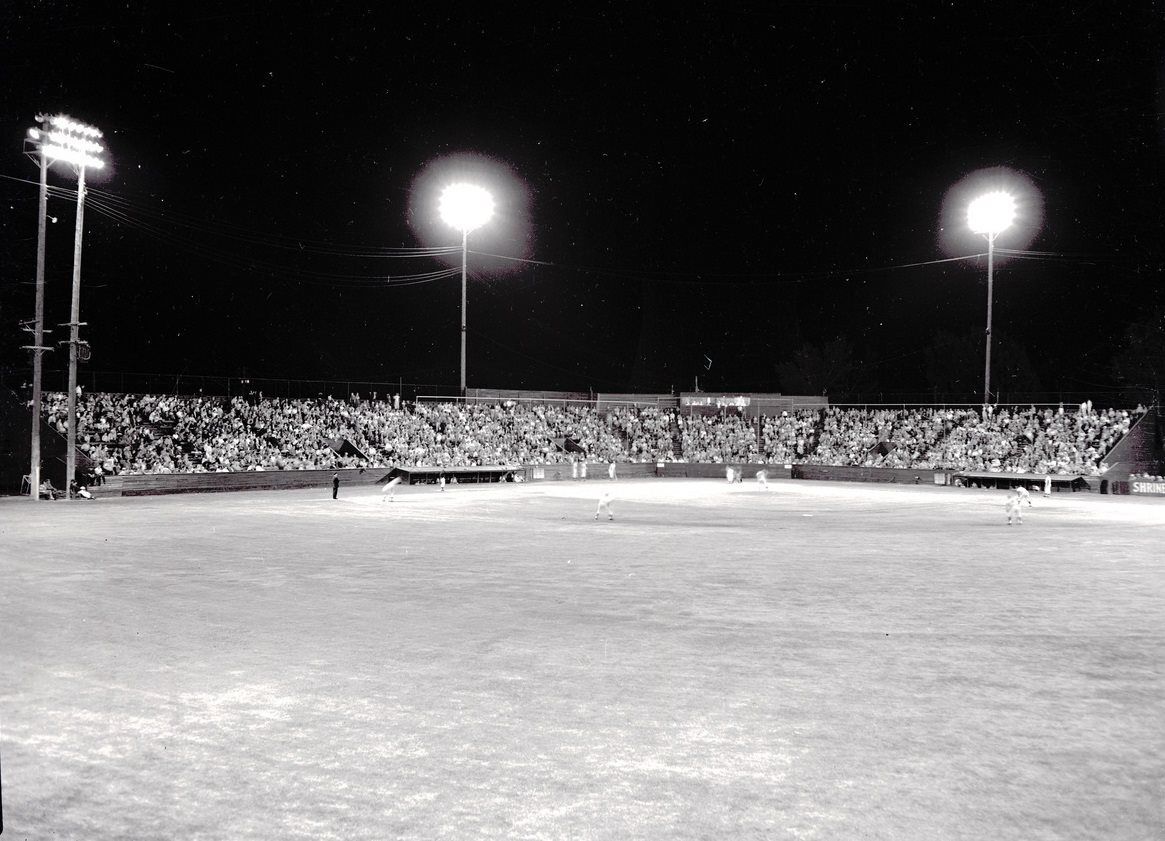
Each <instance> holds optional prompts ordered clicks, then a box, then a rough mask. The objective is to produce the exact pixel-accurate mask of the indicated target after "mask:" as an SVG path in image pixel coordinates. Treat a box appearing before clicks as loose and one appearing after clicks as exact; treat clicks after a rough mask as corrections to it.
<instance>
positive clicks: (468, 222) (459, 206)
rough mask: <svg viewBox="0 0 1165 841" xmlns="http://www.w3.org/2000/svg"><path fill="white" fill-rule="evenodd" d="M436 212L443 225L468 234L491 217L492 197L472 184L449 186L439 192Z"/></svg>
mask: <svg viewBox="0 0 1165 841" xmlns="http://www.w3.org/2000/svg"><path fill="white" fill-rule="evenodd" d="M438 212H439V213H440V214H441V219H442V220H444V222H445V224H447V225H450V226H451V227H453V228H456V229H457V230H459V231H464V232H466V233H468V232H469V231H472V230H474V229H476V228H480V227H481V226H482V225H484V224H485V223H486V222H488V221H489V220H490V217H492V216H493V212H494V200H493V196H491V195H490V194H489V192H488V191H486V190H484V189H482V188H481V187H478V186H476V185H473V184H450V185H449V186H448V187H446V188H445V189H444V190H442V191H441V202H440V204H439V205H438Z"/></svg>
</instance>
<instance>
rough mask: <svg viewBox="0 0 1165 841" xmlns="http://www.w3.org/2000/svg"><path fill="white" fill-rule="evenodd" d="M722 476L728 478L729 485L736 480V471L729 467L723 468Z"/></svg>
mask: <svg viewBox="0 0 1165 841" xmlns="http://www.w3.org/2000/svg"><path fill="white" fill-rule="evenodd" d="M724 476H725V478H727V479H728V484H730V485H731V484H732V483H733V482H735V481H736V471H734V470H733V469H732V468H731V467H725V468H724Z"/></svg>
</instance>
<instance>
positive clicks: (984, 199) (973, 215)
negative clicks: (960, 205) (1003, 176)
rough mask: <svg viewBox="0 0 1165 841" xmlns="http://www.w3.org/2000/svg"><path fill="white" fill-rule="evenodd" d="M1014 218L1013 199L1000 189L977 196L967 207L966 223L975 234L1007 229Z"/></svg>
mask: <svg viewBox="0 0 1165 841" xmlns="http://www.w3.org/2000/svg"><path fill="white" fill-rule="evenodd" d="M1014 220H1015V199H1014V198H1013V197H1012V195H1011V194H1010V193H1005V192H1004V191H1002V190H997V191H995V192H992V193H985V194H984V195H982V196H979V198H977V199H975V200H974V201H973V202H971V204H970V206H969V207H968V208H967V223H968V224H969V225H970V226H971V230H972V231H974V232H975V233H977V234H988V235H991V236H994V235H995V234H998V233H999V232H1001V231H1005V230H1007V228H1008V227H1009V226H1010V225H1011V223H1012V222H1013V221H1014Z"/></svg>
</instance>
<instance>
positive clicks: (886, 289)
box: [0, 0, 1165, 395]
mask: <svg viewBox="0 0 1165 841" xmlns="http://www.w3.org/2000/svg"><path fill="white" fill-rule="evenodd" d="M131 5H132V6H133V8H129V9H127V8H126V4H121V5H120V6H113V7H111V8H110V9H99V8H98V7H97V6H94V5H91V4H82V3H72V4H70V3H60V2H58V3H52V2H40V3H16V4H12V3H6V4H5V6H4V9H3V11H0V34H2V37H3V45H4V50H3V54H2V59H0V61H2V62H3V78H4V95H3V97H0V126H3V127H4V131H5V132H6V135H7V137H8V141H7V144H6V148H7V151H6V152H5V153H4V154H3V156H0V176H3V177H2V178H0V366H3V367H4V368H5V369H6V370H7V371H8V372H9V373H10V374H13V375H16V376H18V375H19V370H20V369H25V368H27V367H28V365H29V363H28V356H27V353H26V352H24V351H21V350H20V345H22V344H25V343H26V342H27V336H26V335H24V334H22V333H21V332H20V331H19V329H18V322H19V321H20V320H21V319H27V318H31V317H32V312H33V286H32V285H31V284H32V280H33V277H34V269H35V253H36V186H35V182H36V179H37V168H36V165H35V164H34V162H33V161H32V160H31V159H29V158H28V157H26V156H25V155H24V154H23V151H22V145H23V136H24V133H25V131H26V129H27V128H28V127H30V126H32V125H33V124H34V117H35V115H36V114H37V113H59V112H63V113H67V114H69V115H71V116H73V117H75V118H77V119H80V120H84V121H87V122H90V123H92V124H94V125H97V126H98V127H100V128H102V129H103V130H104V132H105V140H106V143H107V147H108V149H109V158H110V161H111V166H109V167H108V168H107V169H106V170H105V171H104V172H102V173H100V175H97V176H95V178H94V180H93V181H92V182H91V186H92V187H93V190H92V192H91V193H90V196H89V201H90V204H89V205H87V209H86V214H85V240H84V243H85V246H84V248H85V250H84V259H83V288H82V320H83V321H87V322H89V324H90V326H89V327H88V328H87V332H86V333H85V334H84V336H85V337H86V338H87V339H88V340H89V341H90V342H91V344H92V347H93V359H92V361H91V362H89V363H88V367H89V368H91V369H94V370H98V371H114V372H118V371H120V372H139V371H144V372H157V373H174V374H178V373H184V374H207V375H244V374H249V375H252V376H280V377H293V378H301V379H308V378H329V379H338V380H376V381H396V380H397V379H398V378H402V379H404V380H405V381H406V382H414V383H434V384H442V385H448V386H450V387H451V388H455V386H456V384H457V380H458V365H459V333H458V327H459V317H460V316H459V307H460V283H459V276H453V277H448V278H442V279H438V280H432V281H429V282H419V281H422V280H426V278H425V274H426V273H430V272H434V271H438V270H441V269H444V268H447V267H449V266H452V265H459V262H460V251H459V246H460V233H459V232H457V231H454V230H452V229H451V228H448V227H447V226H444V225H443V224H442V223H441V222H440V221H439V220H437V219H436V199H437V195H436V193H437V191H438V189H439V187H440V186H441V185H442V184H444V183H446V182H448V181H451V180H455V179H457V178H463V177H468V176H472V177H475V178H480V179H482V180H483V182H482V183H483V184H485V185H486V186H489V187H491V188H492V189H494V190H495V191H496V193H497V197H498V201H499V206H498V215H497V217H495V219H494V220H493V221H491V222H490V223H489V224H488V225H487V226H486V227H485V228H483V229H481V230H480V231H478V232H474V233H473V234H471V236H470V249H471V254H470V278H469V283H470V287H469V331H470V332H469V366H468V368H469V385H470V386H471V387H473V386H480V387H509V388H540V389H565V390H580V391H586V390H588V389H593V390H595V391H622V390H638V391H669V390H671V389H675V390H676V391H680V390H690V389H691V388H692V386H693V383H694V378H695V377H696V376H697V375H698V376H699V377H700V386H701V388H703V389H704V390H725V391H737V390H740V391H784V392H785V393H798V392H802V391H805V390H813V391H818V392H819V391H821V390H823V389H824V390H828V391H829V393H830V394H831V395H841V394H858V393H860V394H862V395H872V394H875V393H884V394H897V393H906V392H910V393H914V392H934V391H938V390H942V391H958V390H962V391H964V392H966V393H967V394H974V393H975V392H977V391H978V390H979V389H980V388H981V385H982V334H983V328H984V320H985V307H986V260H985V258H980V259H974V260H965V261H951V262H936V261H942V260H947V259H948V258H950V257H958V256H962V255H968V254H976V253H979V252H983V251H985V250H986V243H985V241H984V240H983V239H982V238H981V237H980V238H976V237H974V236H972V235H970V234H969V233H967V232H966V231H965V204H960V202H961V201H962V199H961V196H962V195H963V194H961V193H957V192H956V193H954V194H950V195H951V196H953V198H950V197H949V196H948V191H950V190H952V189H953V188H955V187H956V185H958V184H960V182H962V181H963V179H965V178H967V177H968V176H970V175H972V174H973V173H976V172H978V171H980V170H984V169H989V170H992V173H991V174H990V177H988V178H987V179H986V180H985V181H981V182H975V183H987V182H992V183H994V181H997V180H998V179H999V178H1002V177H1005V176H1004V174H1001V172H1000V171H999V170H998V169H996V168H1000V167H1002V168H1005V170H1007V171H1011V172H1013V173H1016V174H1017V175H1015V176H1013V177H1012V181H1013V182H1014V183H1020V182H1023V181H1026V183H1027V184H1028V185H1030V186H1031V187H1032V188H1034V190H1035V191H1036V192H1035V194H1025V196H1024V201H1023V203H1022V209H1023V210H1024V212H1025V216H1024V218H1023V219H1022V220H1021V222H1020V223H1019V224H1017V226H1016V228H1015V229H1013V230H1012V231H1011V232H1010V234H1004V235H1002V236H1001V237H1000V239H999V242H998V246H999V247H1000V248H1012V249H1014V248H1025V249H1026V250H1027V251H1029V252H1031V253H1028V254H1025V255H1022V256H1018V257H1016V256H1013V257H1010V258H1008V257H1004V258H1002V259H1001V260H1000V262H999V263H998V264H997V273H996V284H995V289H996V309H995V339H996V342H997V343H998V350H997V352H998V355H999V365H1000V369H999V370H998V371H997V373H996V377H998V379H999V382H1000V388H1003V389H1012V390H1016V389H1018V390H1023V391H1037V390H1038V391H1048V392H1051V391H1057V390H1069V391H1073V392H1079V391H1086V392H1087V391H1089V390H1096V391H1097V393H1098V394H1099V393H1102V392H1103V391H1104V389H1106V388H1109V387H1111V386H1112V385H1113V374H1112V371H1111V368H1110V365H1109V363H1110V359H1111V357H1112V355H1113V353H1114V351H1115V350H1116V349H1118V348H1119V347H1120V345H1121V344H1122V341H1123V337H1124V335H1125V332H1126V330H1127V328H1128V326H1129V324H1130V322H1132V321H1134V320H1136V319H1137V318H1139V317H1142V316H1143V314H1144V313H1145V312H1146V311H1148V310H1149V308H1150V307H1151V306H1152V305H1153V304H1155V303H1159V302H1160V300H1161V293H1160V291H1159V290H1160V288H1161V281H1162V267H1163V265H1165V238H1163V237H1162V234H1161V228H1162V224H1163V223H1165V198H1163V188H1165V176H1163V164H1165V127H1163V124H1162V113H1163V112H1165V38H1163V35H1165V20H1163V11H1162V8H1161V7H1159V6H1158V5H1157V4H1155V3H1151V2H1138V1H1137V0H1127V2H1120V3H1065V4H1044V3H1038V4H1023V3H1007V4H995V3H981V2H966V3H964V2H947V3H941V4H940V3H937V2H913V3H877V2H870V3H832V2H823V3H775V2H774V3H770V4H757V5H756V6H753V7H751V8H747V7H743V6H731V5H729V4H719V3H715V4H713V3H708V4H703V5H697V4H674V5H672V4H669V5H666V6H662V5H661V6H660V7H659V9H660V11H659V13H658V14H650V13H644V12H635V13H628V12H627V11H626V9H627V8H631V6H630V5H628V6H623V5H618V6H616V5H607V4H602V3H596V4H570V5H571V6H572V8H573V11H560V10H553V7H554V6H555V4H544V5H543V6H542V7H541V8H540V9H537V10H529V11H524V12H522V13H521V14H513V15H505V14H503V13H500V12H497V11H494V10H493V9H492V8H491V6H490V5H489V4H485V5H478V6H470V5H462V6H460V7H459V8H458V9H457V10H456V11H455V12H454V11H440V8H441V7H443V6H444V4H407V5H402V4H383V7H384V10H379V9H374V10H368V9H367V8H360V7H356V6H351V7H344V8H340V7H333V8H328V7H329V6H331V5H332V4H312V7H309V6H308V4H302V5H301V4H296V3H282V4H270V5H268V4H254V3H231V4H218V3H189V4H182V5H181V6H175V8H174V9H172V10H167V9H166V8H165V5H164V4H153V5H156V6H157V8H156V9H151V10H149V11H143V10H141V9H138V8H137V7H136V4H131ZM143 5H144V4H143ZM1056 6H1059V7H1060V8H1059V10H1058V11H1055V12H1052V11H1051V10H1052V8H1053V7H1056ZM313 7H314V8H313ZM308 8H311V10H310V11H300V9H308ZM111 9H112V10H111ZM49 180H50V184H51V185H52V186H54V187H57V188H64V189H70V188H73V187H75V178H74V176H73V174H72V172H71V170H69V169H68V168H67V167H64V166H63V165H58V166H57V167H55V168H54V170H53V171H52V172H51V173H50V176H49ZM944 201H945V203H946V209H945V211H944ZM49 214H50V216H53V217H56V218H57V222H56V223H55V224H50V225H49V240H48V273H47V277H48V287H47V300H48V317H47V321H48V322H49V323H50V324H56V323H58V322H63V321H67V320H68V303H69V278H70V276H71V259H72V238H73V222H74V218H75V217H74V209H73V199H72V198H71V197H70V196H69V195H66V194H63V193H59V192H57V191H54V195H53V196H52V197H51V198H50V203H49ZM1009 235H1010V236H1011V237H1012V239H1010V240H1009V239H1008V237H1009ZM439 247H448V248H449V249H452V250H454V251H455V253H450V254H445V255H441V254H433V253H431V252H426V251H418V250H419V249H433V248H439ZM487 254H493V255H503V256H504V257H509V258H522V261H519V260H513V259H500V258H498V257H489V256H486V255H487ZM915 264H922V265H915ZM54 338H60V336H54ZM822 348H826V349H827V350H826V352H827V353H828V354H831V355H833V356H834V357H842V358H843V361H844V357H845V356H846V355H847V354H848V355H849V358H850V359H851V360H852V362H853V364H852V365H851V366H845V365H841V366H839V367H840V368H842V369H845V370H843V371H841V373H836V372H835V373H834V374H829V375H828V376H826V377H825V378H824V379H822V378H821V377H818V376H816V375H815V374H814V371H813V370H812V369H813V365H812V364H807V365H806V366H803V367H804V368H805V369H806V370H802V371H801V372H800V373H798V371H797V370H796V369H797V368H798V366H797V365H791V364H789V363H790V361H791V360H794V359H798V358H800V359H806V358H812V357H813V355H814V354H817V355H818V356H820V355H821V353H822V352H823V351H822ZM798 354H800V355H799V356H798ZM53 356H54V357H63V356H64V354H63V353H58V354H54V355H53ZM708 360H711V362H710V365H709V361H708ZM62 361H63V360H62V359H58V358H54V359H51V360H50V362H49V364H50V365H51V366H59V365H61V363H62ZM446 393H452V391H449V392H446Z"/></svg>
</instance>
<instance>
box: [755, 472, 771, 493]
mask: <svg viewBox="0 0 1165 841" xmlns="http://www.w3.org/2000/svg"><path fill="white" fill-rule="evenodd" d="M756 480H757V482H758V483H759V484H760V486H761V487H762V488H764V489H765V490H766V491H767V490H768V489H769V475H768V474H767V473H765V472H764V471H763V470H758V471H757V472H756Z"/></svg>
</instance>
